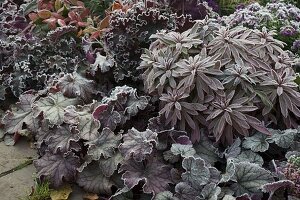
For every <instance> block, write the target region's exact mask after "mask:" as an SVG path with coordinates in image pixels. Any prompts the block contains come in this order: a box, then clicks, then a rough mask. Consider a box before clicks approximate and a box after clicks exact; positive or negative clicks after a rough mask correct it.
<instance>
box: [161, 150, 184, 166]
mask: <svg viewBox="0 0 300 200" xmlns="http://www.w3.org/2000/svg"><path fill="white" fill-rule="evenodd" d="M163 157H164V160H165V161H167V162H170V163H176V162H178V161H179V159H180V156H179V155H174V153H172V152H171V150H168V151H165V152H164V153H163Z"/></svg>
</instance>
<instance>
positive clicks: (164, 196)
mask: <svg viewBox="0 0 300 200" xmlns="http://www.w3.org/2000/svg"><path fill="white" fill-rule="evenodd" d="M154 200H179V199H178V198H177V197H175V196H174V194H172V192H170V191H164V192H160V193H158V194H157V195H156V196H155V198H154Z"/></svg>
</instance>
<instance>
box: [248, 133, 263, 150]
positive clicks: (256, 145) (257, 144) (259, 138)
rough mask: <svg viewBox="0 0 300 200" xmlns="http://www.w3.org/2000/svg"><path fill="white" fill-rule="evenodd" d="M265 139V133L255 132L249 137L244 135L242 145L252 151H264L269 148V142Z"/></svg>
mask: <svg viewBox="0 0 300 200" xmlns="http://www.w3.org/2000/svg"><path fill="white" fill-rule="evenodd" d="M266 139H267V135H265V134H262V133H256V134H255V135H253V136H251V137H245V140H244V142H243V147H244V148H246V149H251V150H252V151H254V152H265V151H267V150H268V149H269V143H268V142H267V140H266Z"/></svg>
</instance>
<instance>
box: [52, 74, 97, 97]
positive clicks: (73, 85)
mask: <svg viewBox="0 0 300 200" xmlns="http://www.w3.org/2000/svg"><path fill="white" fill-rule="evenodd" d="M57 86H58V88H59V89H60V91H62V93H63V94H64V95H65V96H66V97H69V98H75V97H80V98H82V99H83V100H84V101H85V102H87V101H90V100H91V97H92V94H93V93H95V92H96V91H95V89H94V83H93V81H92V80H88V79H86V78H84V77H82V76H81V75H79V74H78V73H77V72H73V73H72V74H65V75H64V76H63V77H62V78H60V79H59V80H58V83H57Z"/></svg>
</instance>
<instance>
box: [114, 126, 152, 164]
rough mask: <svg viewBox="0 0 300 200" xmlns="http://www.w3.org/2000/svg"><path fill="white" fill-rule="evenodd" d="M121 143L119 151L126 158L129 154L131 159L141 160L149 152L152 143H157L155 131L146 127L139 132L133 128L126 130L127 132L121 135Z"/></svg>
mask: <svg viewBox="0 0 300 200" xmlns="http://www.w3.org/2000/svg"><path fill="white" fill-rule="evenodd" d="M123 141H124V142H123V143H122V144H121V145H120V146H119V150H120V152H121V153H122V154H123V156H124V157H125V158H126V159H129V158H130V157H131V155H132V156H133V159H134V160H136V161H138V162H141V161H142V160H144V159H145V157H146V155H149V154H151V152H152V148H153V144H152V143H157V133H155V132H152V131H151V130H149V129H147V130H146V131H143V132H140V131H138V130H136V129H135V128H132V129H130V130H128V133H127V134H125V135H123Z"/></svg>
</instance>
